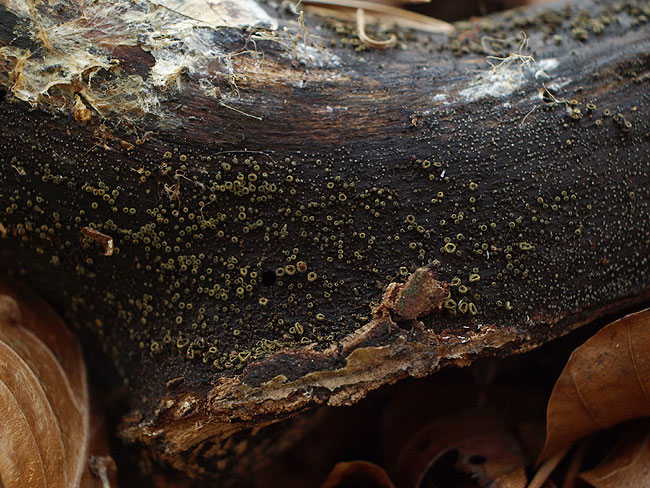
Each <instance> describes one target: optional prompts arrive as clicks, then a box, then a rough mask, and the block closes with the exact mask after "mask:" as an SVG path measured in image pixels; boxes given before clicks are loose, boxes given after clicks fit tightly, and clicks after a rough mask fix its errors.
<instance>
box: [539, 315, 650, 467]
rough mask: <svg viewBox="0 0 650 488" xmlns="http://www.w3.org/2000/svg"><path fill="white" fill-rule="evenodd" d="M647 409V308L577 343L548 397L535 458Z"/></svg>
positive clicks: (649, 331)
mask: <svg viewBox="0 0 650 488" xmlns="http://www.w3.org/2000/svg"><path fill="white" fill-rule="evenodd" d="M648 415H650V309H646V310H643V311H641V312H637V313H634V314H630V315H627V316H626V317H623V318H622V319H620V320H617V321H615V322H613V323H611V324H609V325H608V326H606V327H604V328H603V329H601V330H600V331H599V332H598V333H596V334H595V335H594V336H593V337H592V338H590V339H589V340H588V341H587V342H585V343H584V344H583V345H582V346H580V347H578V348H577V349H576V350H575V351H574V352H573V353H572V354H571V357H570V358H569V361H568V363H567V365H566V366H565V368H564V370H563V371H562V374H561V375H560V378H559V379H558V380H557V382H556V384H555V387H554V388H553V392H552V393H551V398H550V400H549V402H548V407H547V416H546V419H547V421H546V443H545V445H544V448H543V449H542V453H541V455H540V457H539V460H540V461H543V460H545V459H548V458H549V457H551V456H553V455H555V454H557V453H558V452H560V451H561V450H563V449H564V448H566V447H567V446H569V445H570V444H572V443H573V442H574V441H576V440H577V439H579V438H581V437H584V436H586V435H588V434H590V433H592V432H595V431H598V430H601V429H606V428H609V427H612V426H614V425H616V424H618V423H621V422H623V421H625V420H629V419H633V418H639V417H645V416H648Z"/></svg>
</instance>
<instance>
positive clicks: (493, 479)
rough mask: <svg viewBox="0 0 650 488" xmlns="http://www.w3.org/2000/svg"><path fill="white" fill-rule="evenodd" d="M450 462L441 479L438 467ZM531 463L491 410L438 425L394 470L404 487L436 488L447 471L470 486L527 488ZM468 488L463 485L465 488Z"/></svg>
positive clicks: (421, 436) (407, 451) (415, 439)
mask: <svg viewBox="0 0 650 488" xmlns="http://www.w3.org/2000/svg"><path fill="white" fill-rule="evenodd" d="M447 457H448V459H446V461H447V462H449V463H450V464H451V466H443V467H442V471H443V472H441V473H438V472H437V471H438V470H437V469H436V464H437V463H439V462H441V461H442V462H443V464H444V461H445V459H443V458H447ZM525 465H526V459H525V458H524V456H523V454H522V453H521V450H520V448H519V444H518V441H517V440H516V439H515V438H514V436H513V435H512V433H511V432H510V428H509V425H508V423H507V422H506V421H505V420H504V419H503V418H502V417H501V416H500V415H497V414H496V413H493V412H491V411H489V410H467V411H465V412H462V413H460V414H457V415H453V416H449V417H443V418H439V419H437V420H435V421H434V422H432V423H431V424H429V425H428V426H426V427H425V428H424V429H422V430H421V431H420V432H419V433H418V434H417V435H416V436H414V437H413V438H412V439H411V441H410V442H409V443H408V444H407V445H406V446H405V447H404V448H403V449H402V451H401V452H400V454H399V459H398V461H397V463H396V468H395V480H396V482H397V484H398V485H399V486H400V487H405V488H415V487H420V486H429V485H428V484H425V480H426V482H429V481H430V482H431V483H432V484H433V486H435V485H436V479H435V478H436V477H438V476H441V477H447V476H449V473H448V471H455V472H457V473H462V474H464V475H466V478H468V479H471V480H472V482H473V483H474V484H473V485H469V486H492V487H493V488H523V487H525V486H526V484H527V478H526V473H525V470H524V467H525ZM463 486H464V485H463Z"/></svg>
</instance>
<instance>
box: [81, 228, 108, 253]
mask: <svg viewBox="0 0 650 488" xmlns="http://www.w3.org/2000/svg"><path fill="white" fill-rule="evenodd" d="M81 233H82V234H83V235H84V236H86V237H88V238H89V239H92V240H94V241H97V242H99V243H100V244H101V245H102V246H104V252H103V253H102V256H112V255H113V248H114V247H113V238H112V237H111V236H109V235H106V234H104V233H102V232H99V231H98V230H95V229H91V228H90V227H82V228H81Z"/></svg>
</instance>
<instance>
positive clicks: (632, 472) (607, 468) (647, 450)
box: [580, 424, 650, 488]
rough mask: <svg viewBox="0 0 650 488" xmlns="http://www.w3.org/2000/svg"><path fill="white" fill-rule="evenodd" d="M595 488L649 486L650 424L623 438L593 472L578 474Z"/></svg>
mask: <svg viewBox="0 0 650 488" xmlns="http://www.w3.org/2000/svg"><path fill="white" fill-rule="evenodd" d="M580 479H582V480H583V481H586V482H587V483H589V484H590V485H592V486H593V487H594V488H609V487H612V486H615V487H617V488H637V487H642V486H650V424H646V425H645V428H642V429H640V430H635V431H633V432H631V433H630V434H629V435H627V436H625V437H623V438H622V439H621V440H620V441H619V442H618V443H617V444H616V445H615V446H614V448H613V449H612V450H611V451H610V453H609V454H608V455H607V457H606V458H605V459H603V461H602V462H601V463H600V464H599V465H598V466H596V467H595V468H593V469H591V470H589V471H585V472H584V473H580Z"/></svg>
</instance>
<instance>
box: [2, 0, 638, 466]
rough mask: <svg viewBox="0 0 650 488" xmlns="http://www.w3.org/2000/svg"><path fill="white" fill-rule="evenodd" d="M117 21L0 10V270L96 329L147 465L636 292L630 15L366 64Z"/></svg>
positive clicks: (300, 35) (617, 12) (299, 37)
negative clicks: (124, 392)
mask: <svg viewBox="0 0 650 488" xmlns="http://www.w3.org/2000/svg"><path fill="white" fill-rule="evenodd" d="M66 5H67V4H66ZM114 5H115V6H114V7H111V9H113V10H111V11H110V12H102V11H101V10H93V11H92V12H90V10H91V7H90V6H85V7H84V6H79V5H76V4H75V6H74V7H73V6H72V4H70V5H67V6H66V7H65V8H64V7H61V8H59V9H57V10H56V11H54V10H52V11H50V10H47V9H41V10H42V11H39V15H40V17H39V20H38V21H36V20H34V19H35V17H34V15H36V14H35V13H34V12H30V13H21V12H17V11H16V9H15V8H14V9H13V10H12V7H11V6H10V5H9V6H6V5H5V6H2V3H0V68H1V71H0V89H1V90H2V91H1V92H0V93H2V102H0V103H1V106H0V107H1V110H0V224H2V227H0V231H2V239H0V263H1V264H2V267H3V269H4V270H5V271H6V273H7V274H9V275H11V276H14V277H16V278H19V279H20V280H21V281H23V282H25V283H27V284H29V285H30V286H31V287H33V288H34V289H36V290H38V291H39V292H40V293H41V294H42V295H43V296H45V297H46V298H47V299H48V300H50V301H51V302H52V303H53V304H54V305H55V306H56V307H57V308H58V309H59V310H60V311H62V312H63V313H64V315H65V316H66V318H67V319H68V321H69V322H70V323H72V324H74V325H75V327H77V328H78V329H80V330H84V331H90V332H91V333H92V334H93V335H94V336H95V337H96V338H97V339H98V341H99V342H100V343H101V344H102V347H103V348H104V352H105V354H106V358H108V361H109V362H110V364H109V365H107V368H113V367H115V368H116V370H117V371H118V373H119V375H120V377H121V378H123V380H124V382H125V383H126V384H127V385H128V389H129V391H130V398H131V405H132V407H133V409H134V413H133V415H131V416H130V417H129V418H128V419H127V420H126V421H125V426H124V432H123V436H124V437H125V438H126V439H127V440H129V441H133V442H139V443H143V444H147V445H151V446H153V450H152V452H154V456H155V457H156V458H160V459H163V460H165V461H166V462H168V463H170V464H172V465H173V466H175V467H176V468H179V469H184V470H188V471H192V473H193V474H197V475H198V474H207V473H216V472H222V471H231V473H232V472H236V470H237V469H241V466H243V464H241V463H240V461H239V459H240V458H241V457H242V454H241V453H242V452H245V451H246V449H247V448H246V447H244V445H243V444H239V441H235V440H233V439H243V440H241V442H243V443H246V442H248V441H247V439H248V438H249V437H248V434H249V433H250V432H248V431H247V429H250V428H254V429H256V428H257V427H261V426H264V425H268V424H272V423H274V422H277V421H279V420H282V419H285V418H289V417H291V416H293V415H295V414H296V413H298V412H301V411H304V410H305V409H308V408H311V407H314V406H316V405H319V404H324V403H327V404H330V405H343V404H349V403H352V402H354V401H356V400H358V399H359V398H362V397H363V396H364V395H365V394H366V392H367V391H369V390H371V389H374V388H377V387H379V386H381V385H382V384H385V383H390V382H394V381H396V380H398V379H400V378H403V377H406V376H409V375H412V376H422V375H425V374H429V373H431V372H433V371H435V370H437V369H438V368H439V367H441V366H443V365H445V364H448V363H450V362H452V363H456V364H467V363H468V362H470V361H471V360H472V359H473V358H475V357H477V356H479V355H481V354H504V355H505V354H510V353H513V352H516V351H523V350H526V349H529V348H531V347H535V346H536V345H539V344H542V343H544V342H546V341H548V340H550V339H552V338H554V337H557V336H559V335H563V334H565V333H567V332H568V331H570V330H571V329H573V328H575V327H577V326H579V325H580V324H583V323H585V322H587V321H589V320H591V319H593V318H594V317H596V316H599V315H603V314H607V313H616V312H617V311H621V310H623V309H625V308H626V307H629V306H631V305H633V304H635V303H640V302H643V301H647V300H648V294H649V291H650V276H649V273H648V269H649V265H648V264H649V263H648V259H649V257H650V239H648V236H649V235H650V189H649V186H648V174H649V171H650V159H649V157H648V153H649V152H650V105H649V103H648V102H649V99H650V91H649V90H648V88H649V85H650V56H649V55H648V53H649V52H650V36H649V33H650V28H649V25H648V17H649V16H650V12H649V11H648V7H647V4H645V3H644V2H633V1H624V2H620V3H619V4H616V5H614V4H611V3H610V2H581V3H577V4H572V5H571V6H568V5H567V6H564V5H560V6H555V7H550V8H544V9H536V10H531V11H516V12H514V13H513V12H506V13H504V14H499V15H497V16H492V17H486V18H483V19H481V20H479V21H477V22H476V23H459V24H457V25H456V27H457V30H456V33H454V34H452V35H450V36H444V35H435V34H427V35H425V34H421V33H417V32H404V31H398V32H397V34H398V36H399V39H400V40H399V44H398V47H397V48H395V49H391V50H387V51H383V52H382V51H372V50H364V49H360V50H359V49H356V50H355V49H353V46H354V45H355V44H358V41H357V40H356V37H355V35H354V34H353V31H354V26H351V25H347V24H345V23H342V24H341V23H335V22H333V21H329V20H326V19H325V20H324V19H322V18H319V17H315V16H314V17H309V16H308V17H307V24H306V29H307V30H305V29H304V28H302V27H300V26H297V25H296V24H295V22H293V20H292V19H294V17H292V16H291V15H290V14H288V13H286V12H277V13H275V12H271V10H270V9H268V11H269V12H271V13H272V16H273V17H279V19H280V20H279V22H280V25H288V26H289V30H288V31H282V30H277V31H274V30H265V29H262V28H248V29H233V28H215V27H210V26H206V25H198V24H196V25H195V24H193V23H192V21H191V19H188V18H185V17H182V16H180V15H178V14H175V13H174V12H172V11H168V10H165V9H161V8H160V7H155V6H153V5H152V4H148V3H144V2H133V3H131V2H116V3H115V4H114ZM93 8H96V9H97V8H99V7H93ZM120 9H122V10H120ZM107 10H108V9H107ZM91 13H92V15H91ZM126 13H128V15H127V14H126ZM118 14H119V15H118ZM136 14H137V15H136ZM102 16H105V17H106V18H103V17H102ZM79 19H83V21H81V20H79ZM106 19H109V20H106ZM172 21H173V22H179V23H181V22H185V23H189V24H188V25H186V24H182V26H181V27H178V26H177V25H176V24H173V22H172ZM171 24H173V26H172V27H169V26H170V25H171ZM163 25H164V26H166V27H164V29H163V27H161V26H163ZM179 25H180V24H179ZM39 26H40V27H39ZM118 28H119V29H121V30H119V29H118ZM66 29H67V30H66ZM155 29H160V30H159V31H156V30H155ZM522 31H523V32H525V35H526V39H527V41H526V42H522V39H523V37H522V36H521V32H522ZM116 32H119V33H118V34H116ZM152 32H153V33H154V34H156V32H157V33H158V34H159V35H158V36H156V35H153V34H152ZM316 34H318V36H316ZM75 36H76V37H75ZM73 38H74V39H76V41H77V42H76V43H74V44H73V43H71V42H70V39H73ZM312 41H314V42H316V41H317V42H318V44H319V46H320V47H318V46H316V45H315V44H312ZM81 53H86V56H87V57H86V58H84V57H82V56H81ZM67 54H69V56H67ZM489 56H494V57H491V58H490V57H489ZM71 59H74V60H77V61H75V62H73V61H71ZM487 61H490V62H491V64H492V66H491V65H490V64H488V63H487ZM84 63H85V64H84ZM75 70H77V71H78V72H77V73H76V72H75ZM75 73H76V74H75ZM83 228H88V229H93V230H94V231H97V232H99V233H101V234H97V233H93V232H88V231H82V229H83ZM101 236H104V237H101ZM107 237H109V238H112V240H113V244H114V247H115V249H114V251H113V252H112V254H111V253H110V252H108V250H107V248H106V238H107ZM104 254H110V255H104ZM407 279H408V280H407ZM89 359H90V360H91V361H93V358H89ZM287 432H289V433H288V434H286V435H285V437H284V439H285V440H287V442H288V439H289V438H290V437H291V435H292V434H291V432H290V431H287ZM234 433H238V434H237V435H236V436H235V437H234V438H231V439H230V440H226V439H227V438H228V437H229V436H230V435H232V434H234ZM268 438H272V439H274V438H273V437H268ZM281 443H282V442H281V441H280V444H281ZM258 449H261V448H260V447H258ZM248 452H250V453H253V455H255V453H256V452H258V451H256V449H255V448H254V447H249V448H248ZM233 453H237V454H235V455H234V456H233ZM238 463H240V464H238ZM237 465H238V466H239V468H237V467H236V466H237ZM233 470H234V471H233Z"/></svg>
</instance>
